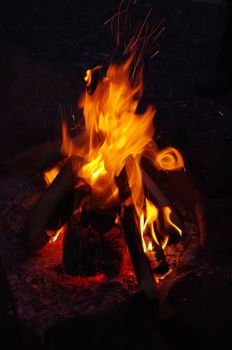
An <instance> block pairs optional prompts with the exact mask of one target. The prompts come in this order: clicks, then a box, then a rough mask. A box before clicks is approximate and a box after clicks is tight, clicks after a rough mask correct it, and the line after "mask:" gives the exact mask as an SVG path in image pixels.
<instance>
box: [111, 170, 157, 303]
mask: <svg viewBox="0 0 232 350" xmlns="http://www.w3.org/2000/svg"><path fill="white" fill-rule="evenodd" d="M115 183H116V185H117V187H118V190H119V198H120V200H121V202H122V205H123V203H124V206H123V213H121V212H119V215H121V226H122V229H123V232H124V235H125V239H126V243H127V246H128V250H129V253H130V257H131V261H132V265H133V268H134V272H135V275H136V278H137V282H138V286H139V288H140V290H141V291H143V292H144V293H145V295H146V297H147V298H148V299H149V300H156V299H157V295H158V293H157V287H156V283H155V280H154V278H153V274H152V271H151V266H150V263H149V260H148V258H147V256H146V255H145V253H144V251H143V247H142V240H141V236H140V232H139V228H138V225H137V223H136V220H135V209H134V205H133V204H132V203H130V201H128V199H129V198H130V197H129V196H130V189H129V185H128V180H127V174H126V170H125V167H124V168H123V170H122V172H121V173H120V175H119V176H118V177H117V178H116V179H115ZM126 203H127V204H126Z"/></svg>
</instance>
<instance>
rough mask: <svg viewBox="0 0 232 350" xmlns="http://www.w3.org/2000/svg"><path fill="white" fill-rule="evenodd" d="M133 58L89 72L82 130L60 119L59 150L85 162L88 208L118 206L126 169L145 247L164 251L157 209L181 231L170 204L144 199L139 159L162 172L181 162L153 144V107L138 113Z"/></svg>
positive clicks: (139, 87) (139, 76)
mask: <svg viewBox="0 0 232 350" xmlns="http://www.w3.org/2000/svg"><path fill="white" fill-rule="evenodd" d="M134 59H135V54H133V53H132V54H131V55H130V57H129V58H128V59H127V60H126V61H125V62H124V63H122V64H111V65H110V66H109V68H108V70H107V72H106V74H105V76H103V74H102V73H101V74H100V73H99V72H100V70H101V68H102V67H101V66H97V67H95V68H94V69H92V70H91V69H88V70H87V72H86V75H85V77H84V80H85V81H86V90H85V91H84V93H83V94H82V95H81V97H80V99H79V102H78V107H79V108H80V109H81V110H82V112H83V117H84V128H83V129H81V130H79V132H78V135H77V137H76V138H72V137H70V136H69V132H68V127H67V125H66V123H63V125H62V134H63V140H62V148H61V151H62V153H63V155H64V156H65V157H67V158H69V157H71V156H73V155H76V156H78V157H80V158H81V159H82V160H83V162H82V164H81V165H80V166H79V168H78V169H77V170H76V175H77V178H78V179H80V178H81V179H83V180H84V181H85V182H86V183H87V184H88V185H89V186H90V188H91V194H90V197H91V200H90V203H92V206H99V207H101V208H109V207H112V206H116V205H118V204H120V201H119V196H118V188H117V186H116V183H115V177H118V176H119V174H120V173H121V171H122V170H123V168H125V169H126V173H127V177H128V183H129V187H130V191H131V198H132V201H133V205H134V207H135V220H136V222H137V223H138V226H139V227H140V234H141V239H142V244H143V250H144V252H147V251H148V250H150V251H151V250H153V249H154V248H155V247H156V246H159V247H162V248H163V249H164V248H165V247H166V245H167V243H168V240H169V236H168V234H167V233H166V232H163V235H162V238H160V237H158V236H157V232H156V230H157V228H158V227H159V219H158V218H159V215H158V214H159V212H160V211H161V212H162V214H163V217H164V222H165V227H168V226H171V227H172V228H174V229H176V230H177V231H178V233H179V234H180V235H181V234H182V232H181V230H180V229H179V227H177V226H176V224H175V223H174V222H173V221H172V219H171V209H170V208H169V207H164V208H159V209H158V207H157V206H156V205H155V204H154V203H153V202H152V201H151V200H150V199H148V198H146V195H145V191H144V186H143V175H142V168H141V164H140V163H141V158H142V157H147V158H148V159H149V161H151V162H152V163H153V165H154V166H155V167H156V168H157V169H158V170H160V171H176V170H178V169H181V168H183V166H184V162H183V158H182V156H181V154H180V152H179V151H178V150H177V149H175V148H173V147H167V148H165V149H163V150H159V149H158V146H157V145H156V143H155V142H154V133H155V130H154V116H155V109H154V107H153V106H151V105H149V106H148V107H147V108H146V110H145V111H144V112H143V113H142V114H138V113H137V109H138V105H139V102H140V98H141V96H142V93H143V67H141V68H140V69H138V65H135V66H137V67H136V69H137V70H136V72H135V71H133V62H134ZM132 73H133V74H132ZM96 74H98V81H97V84H96V81H95V80H96ZM99 77H100V78H99ZM94 81H95V83H94V84H95V85H96V86H95V89H93V82H94ZM58 171H59V170H58V169H57V168H53V169H52V170H51V171H48V172H46V173H45V179H46V182H47V183H49V182H51V181H52V180H53V179H54V177H55V176H56V175H57V173H58ZM62 229H63V228H61V229H60V230H62ZM53 240H54V236H53Z"/></svg>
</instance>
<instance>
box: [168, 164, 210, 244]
mask: <svg viewBox="0 0 232 350" xmlns="http://www.w3.org/2000/svg"><path fill="white" fill-rule="evenodd" d="M166 181H167V183H168V185H169V188H170V191H171V192H172V193H173V194H174V195H175V196H177V197H178V198H180V200H181V202H182V203H183V204H184V206H185V208H187V209H188V210H189V211H190V212H192V214H193V215H195V217H196V221H197V223H198V228H199V242H200V245H201V246H204V245H205V242H206V217H205V208H204V197H203V195H202V193H201V192H200V191H199V190H198V188H197V187H196V186H195V185H194V184H193V183H192V181H191V178H190V177H189V176H187V174H186V172H184V171H178V172H174V173H169V174H166Z"/></svg>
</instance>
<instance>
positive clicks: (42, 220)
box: [25, 156, 82, 249]
mask: <svg viewBox="0 0 232 350" xmlns="http://www.w3.org/2000/svg"><path fill="white" fill-rule="evenodd" d="M81 163H82V159H81V158H79V157H74V156H73V157H71V158H70V159H69V160H68V161H67V162H66V164H65V165H64V167H63V168H62V170H61V171H60V173H59V174H58V175H57V177H56V178H55V180H54V181H53V182H52V184H51V185H50V186H49V187H48V188H47V189H46V192H45V193H44V194H43V196H42V197H41V198H40V200H39V201H38V203H37V204H36V206H35V207H34V208H33V210H32V211H31V213H30V215H29V218H28V220H27V222H26V229H25V233H26V238H27V243H28V247H29V248H32V249H33V248H34V249H40V248H42V247H43V246H44V245H45V244H46V243H47V242H48V240H49V239H50V238H49V236H48V235H47V234H46V228H47V225H48V223H49V220H51V218H52V216H53V215H54V213H55V211H56V209H57V208H58V206H59V205H60V203H61V202H62V201H63V200H64V198H66V197H67V196H71V195H72V193H73V192H74V187H75V181H76V178H75V176H74V172H73V167H78V166H80V164H81Z"/></svg>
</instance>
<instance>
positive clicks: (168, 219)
mask: <svg viewBox="0 0 232 350" xmlns="http://www.w3.org/2000/svg"><path fill="white" fill-rule="evenodd" d="M163 213H164V218H165V221H166V223H167V225H170V226H172V227H173V228H174V229H175V230H176V231H177V232H178V233H179V235H180V236H182V230H181V229H180V228H179V227H178V226H177V225H175V224H174V222H173V221H172V219H171V213H172V211H171V209H170V208H169V207H163Z"/></svg>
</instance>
